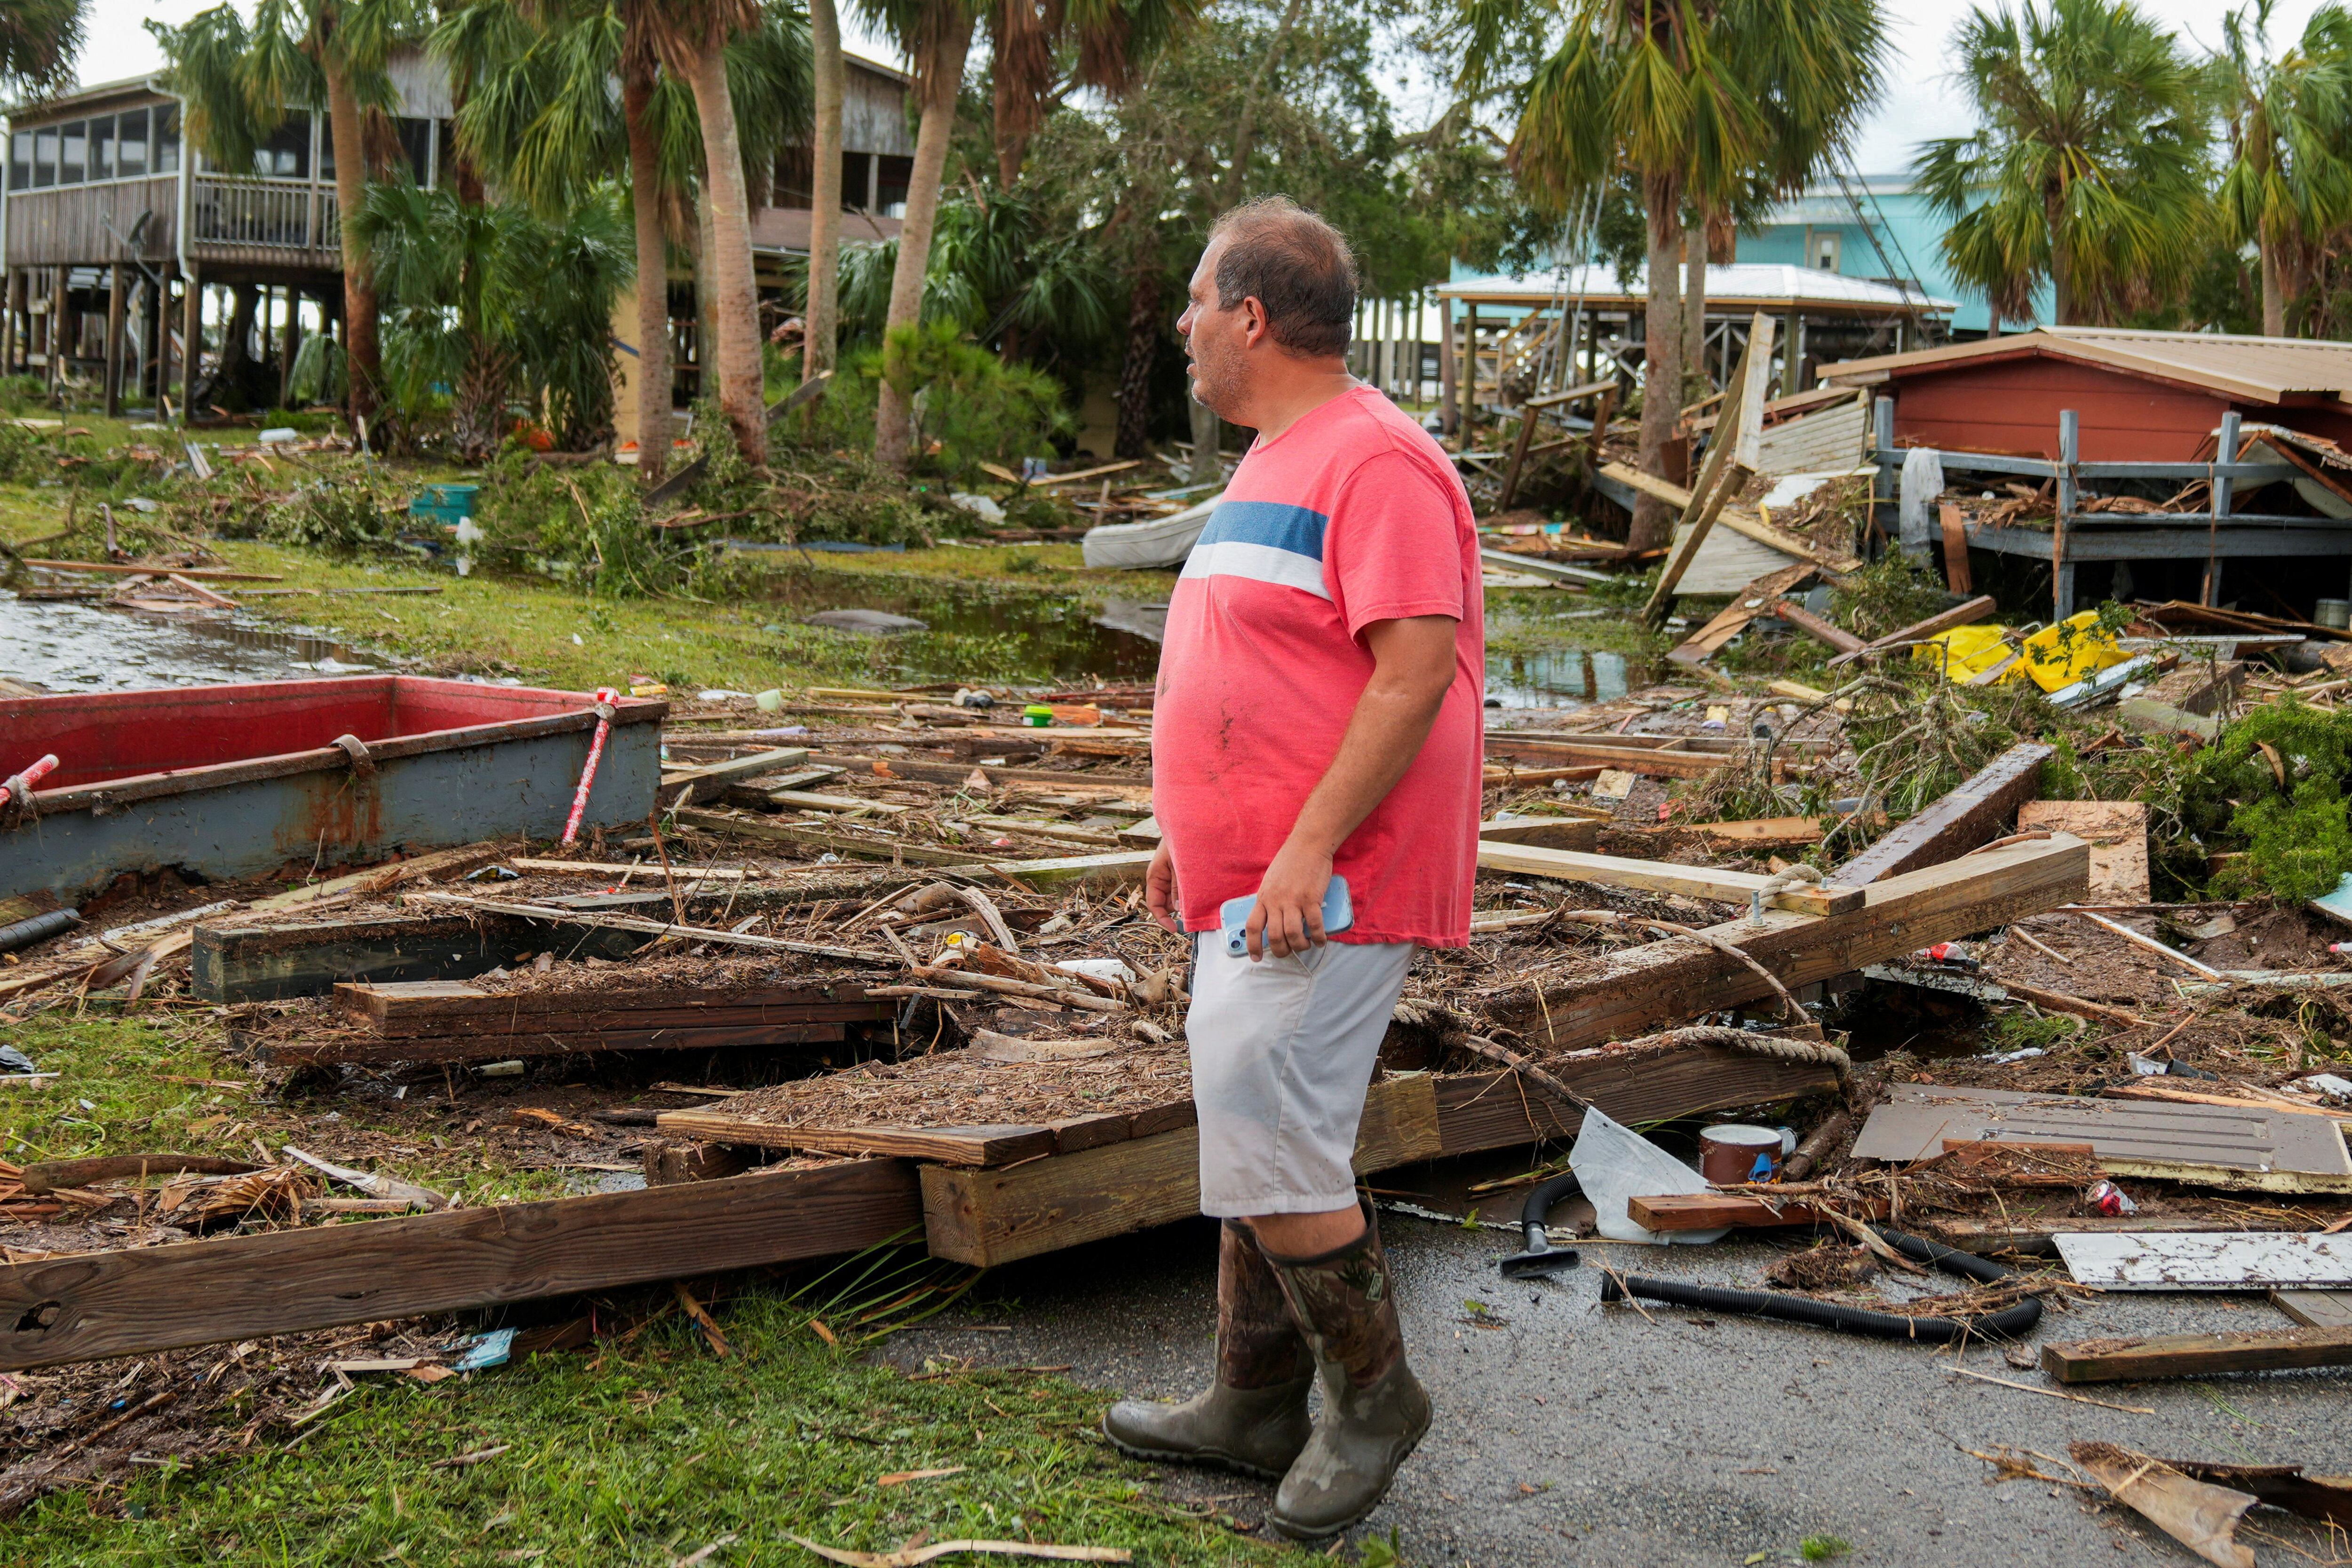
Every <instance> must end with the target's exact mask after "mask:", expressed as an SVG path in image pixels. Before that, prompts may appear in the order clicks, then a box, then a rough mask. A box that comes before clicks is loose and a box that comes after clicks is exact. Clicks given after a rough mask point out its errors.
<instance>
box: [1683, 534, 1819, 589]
mask: <svg viewBox="0 0 2352 1568" xmlns="http://www.w3.org/2000/svg"><path fill="white" fill-rule="evenodd" d="M1684 532H1685V530H1681V529H1677V530H1676V532H1675V548H1676V549H1680V548H1681V544H1682V538H1683V534H1684ZM1797 564H1799V563H1798V560H1797V558H1796V557H1794V556H1788V555H1782V554H1781V553H1780V551H1779V550H1776V549H1773V548H1772V547H1771V546H1770V545H1766V544H1759V543H1758V542H1757V541H1756V540H1754V539H1751V538H1748V536H1747V535H1745V534H1741V533H1736V532H1734V531H1733V530H1732V529H1730V528H1723V527H1720V526H1717V527H1716V528H1709V529H1708V530H1707V534H1706V538H1704V539H1701V540H1700V541H1699V547H1698V553H1697V554H1696V555H1695V556H1693V557H1691V563H1690V565H1689V566H1688V567H1687V568H1685V570H1684V571H1683V575H1682V580H1681V581H1679V582H1677V583H1675V592H1677V593H1691V594H1698V593H1738V591H1740V590H1742V589H1744V588H1746V587H1747V586H1748V584H1749V583H1751V582H1753V581H1755V580H1757V579H1758V578H1759V577H1765V576H1769V574H1771V573H1773V572H1776V571H1782V570H1787V569H1788V568H1790V567H1791V566H1795V565H1797Z"/></svg>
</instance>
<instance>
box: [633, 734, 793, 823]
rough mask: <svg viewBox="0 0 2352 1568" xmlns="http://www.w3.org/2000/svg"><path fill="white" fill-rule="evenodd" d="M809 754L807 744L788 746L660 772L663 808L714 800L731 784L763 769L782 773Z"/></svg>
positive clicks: (660, 795) (753, 775)
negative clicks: (803, 745) (805, 745)
mask: <svg viewBox="0 0 2352 1568" xmlns="http://www.w3.org/2000/svg"><path fill="white" fill-rule="evenodd" d="M808 756H809V754H808V748H807V747H785V748H782V749H780V750H775V751H761V752H758V753H755V754H754V755H752V756H750V757H733V758H728V759H727V760H726V761H724V762H706V763H704V764H703V765H702V766H700V767H698V768H679V769H677V771H676V772H671V773H665V774H663V775H662V780H661V785H660V789H659V799H660V801H661V804H662V806H663V807H664V808H666V809H667V808H670V807H675V806H691V805H694V804H696V803H697V802H698V801H702V800H717V799H718V798H719V796H721V795H723V794H725V793H726V792H727V787H728V786H729V785H730V784H735V783H740V781H742V780H743V779H757V778H758V777H760V775H761V774H763V773H782V771H784V769H786V768H793V767H796V766H798V765H799V764H801V763H803V762H806V761H807V760H808Z"/></svg>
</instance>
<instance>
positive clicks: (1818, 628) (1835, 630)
mask: <svg viewBox="0 0 2352 1568" xmlns="http://www.w3.org/2000/svg"><path fill="white" fill-rule="evenodd" d="M1772 613H1773V614H1775V615H1777V616H1779V617H1780V619H1781V620H1783V621H1786V622H1788V623H1789V624H1790V625H1791V626H1794V627H1795V628H1796V629H1797V630H1798V631H1800V632H1803V633H1805V635H1807V636H1808V637H1811V638H1812V639H1813V641H1815V642H1816V643H1828V644H1829V645H1830V646H1831V647H1832V648H1834V649H1835V650H1837V651H1838V652H1839V653H1860V652H1861V651H1862V649H1863V648H1864V646H1865V645H1866V644H1864V642H1863V640H1862V639H1861V638H1859V637H1857V636H1855V635H1854V634H1853V632H1849V631H1847V630H1846V629H1845V628H1844V627H1843V626H1841V625H1839V624H1838V623H1837V622H1834V621H1830V620H1825V619H1824V618H1822V616H1819V615H1816V614H1814V613H1813V612H1811V611H1810V610H1808V609H1806V608H1805V607H1804V606H1803V605H1801V604H1800V603H1798V602H1797V601H1795V600H1793V599H1783V600H1782V601H1780V603H1778V604H1776V605H1774V606H1773V607H1772ZM1791 684H1793V683H1791ZM1815 700H1819V699H1815Z"/></svg>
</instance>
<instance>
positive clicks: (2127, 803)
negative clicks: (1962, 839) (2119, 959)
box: [2017, 800, 2148, 904]
mask: <svg viewBox="0 0 2352 1568" xmlns="http://www.w3.org/2000/svg"><path fill="white" fill-rule="evenodd" d="M2017 831H2019V832H2021V833H2030V832H2034V831H2051V832H2059V833H2072V834H2074V836H2075V837H2076V838H2078V839H2081V840H2083V841H2084V842H2085V843H2087V844H2089V845H2090V846H2091V896H2092V897H2093V898H2095V899H2102V898H2104V899H2111V900H2113V901H2115V902H2116V903H2118V904H2124V903H2132V902H2137V901H2141V900H2145V899H2146V898H2147V895H2148V890H2147V805H2146V803H2145V802H2142V801H2138V800H2028V801H2027V802H2025V804H2023V805H2022V806H2020V807H2019V808H2018V809H2017Z"/></svg>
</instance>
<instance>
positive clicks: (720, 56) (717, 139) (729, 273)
mask: <svg viewBox="0 0 2352 1568" xmlns="http://www.w3.org/2000/svg"><path fill="white" fill-rule="evenodd" d="M688 86H690V87H691V88H693V89H694V107H695V111H696V114H697V115H698V118H699V119H700V120H701V121H702V157H703V163H704V165H705V172H704V178H703V201H704V203H705V204H707V206H708V207H709V213H710V217H709V225H710V246H709V256H707V257H706V258H705V265H706V266H707V267H708V268H709V275H710V278H711V291H712V293H713V294H714V295H715V296H716V299H715V301H714V303H715V304H716V305H717V307H718V308H717V311H716V314H717V316H718V318H719V319H718V321H717V323H716V324H717V327H718V329H719V365H718V370H719V406H720V407H721V408H724V409H725V410H726V411H727V423H730V424H731V425H733V426H734V427H735V444H736V445H737V446H738V447H739V448H740V450H741V451H742V454H743V456H744V458H745V460H746V461H748V462H751V463H752V464H755V465H756V464H764V463H766V462H767V460H768V407H767V401H766V392H765V389H764V388H763V386H762V385H761V369H760V285H759V280H758V278H757V277H755V276H754V275H753V273H752V270H751V198H750V193H748V192H747V191H746V190H745V189H744V185H743V149H742V146H741V144H740V142H739V141H737V139H736V134H735V100H734V98H733V96H732V95H731V94H730V92H729V91H728V88H727V50H726V47H725V46H724V45H723V44H722V43H720V42H719V41H717V40H713V41H711V42H709V43H708V44H707V45H706V46H705V47H703V48H702V49H701V50H700V51H699V52H698V53H697V54H696V55H695V57H694V67H693V72H692V76H691V79H690V80H689V81H688Z"/></svg>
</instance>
